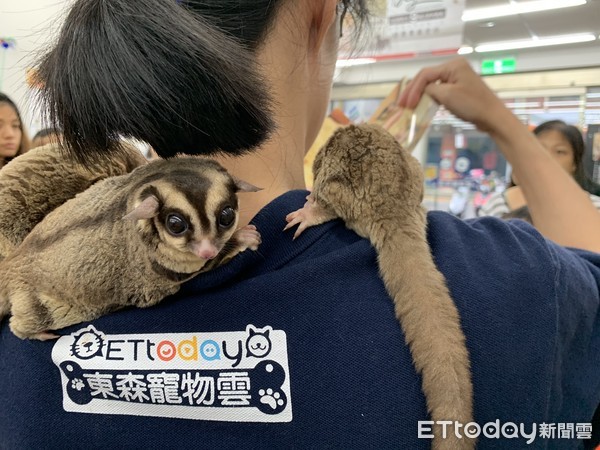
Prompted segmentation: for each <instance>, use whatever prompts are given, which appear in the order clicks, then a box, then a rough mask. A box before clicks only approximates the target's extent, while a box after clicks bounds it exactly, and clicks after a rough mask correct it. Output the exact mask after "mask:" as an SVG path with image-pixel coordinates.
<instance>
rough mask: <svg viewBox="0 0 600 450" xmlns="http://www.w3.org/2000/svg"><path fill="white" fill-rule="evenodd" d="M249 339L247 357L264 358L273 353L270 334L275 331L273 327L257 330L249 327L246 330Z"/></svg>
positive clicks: (247, 341)
mask: <svg viewBox="0 0 600 450" xmlns="http://www.w3.org/2000/svg"><path fill="white" fill-rule="evenodd" d="M246 331H247V333H248V339H247V340H246V357H250V356H254V357H255V358H264V357H265V356H267V355H268V354H269V353H270V351H271V346H272V344H271V339H270V338H269V333H270V332H271V331H273V328H271V327H265V328H255V327H254V326H252V325H248V327H247V328H246Z"/></svg>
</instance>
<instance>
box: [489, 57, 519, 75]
mask: <svg viewBox="0 0 600 450" xmlns="http://www.w3.org/2000/svg"><path fill="white" fill-rule="evenodd" d="M516 67H517V60H516V59H515V58H504V59H484V60H483V61H482V62H481V74H482V75H491V74H494V73H512V72H514V71H515V70H516Z"/></svg>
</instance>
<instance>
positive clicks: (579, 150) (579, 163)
mask: <svg viewBox="0 0 600 450" xmlns="http://www.w3.org/2000/svg"><path fill="white" fill-rule="evenodd" d="M546 131H557V132H559V133H560V134H561V135H563V137H564V138H565V139H566V140H567V141H569V144H570V145H571V148H572V149H573V162H574V163H575V172H574V173H573V178H574V179H575V181H577V184H579V186H581V188H582V189H583V190H585V191H587V192H589V193H590V194H594V195H600V185H599V184H597V183H594V182H593V181H592V180H591V179H590V178H589V177H588V176H587V174H586V173H585V168H584V166H583V155H584V153H585V142H584V140H583V136H582V134H581V131H579V129H578V128H577V127H575V126H573V125H569V124H567V123H565V122H563V121H562V120H550V121H548V122H544V123H542V124H540V125H538V126H537V127H536V128H535V129H534V130H533V133H534V134H535V135H536V136H538V135H540V134H541V133H544V132H546Z"/></svg>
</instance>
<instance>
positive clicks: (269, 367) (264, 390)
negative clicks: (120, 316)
mask: <svg viewBox="0 0 600 450" xmlns="http://www.w3.org/2000/svg"><path fill="white" fill-rule="evenodd" d="M52 359H53V361H54V363H55V364H56V365H57V367H59V368H60V371H61V383H62V390H63V400H64V401H63V406H64V408H65V410H66V411H70V412H78V413H96V414H122V415H149V416H156V417H178V418H182V419H195V420H218V421H234V422H289V421H290V420H292V407H291V391H290V389H291V388H290V374H289V365H288V353H287V337H286V334H285V332H284V331H283V330H273V328H272V327H270V326H263V327H257V326H254V325H247V326H246V328H245V330H244V331H223V332H196V333H161V334H119V335H116V334H114V335H109V334H106V333H104V332H102V331H100V330H97V329H96V328H94V327H93V326H92V325H90V326H88V327H86V328H82V329H80V330H78V331H77V332H75V333H72V334H70V335H67V336H62V337H61V338H60V339H59V340H58V341H57V342H56V344H55V345H54V347H53V349H52Z"/></svg>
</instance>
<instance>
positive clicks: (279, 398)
mask: <svg viewBox="0 0 600 450" xmlns="http://www.w3.org/2000/svg"><path fill="white" fill-rule="evenodd" d="M258 396H259V404H258V405H257V406H258V409H260V410H261V411H262V412H264V413H265V414H278V413H280V412H281V411H283V410H284V409H285V405H286V404H287V398H286V396H285V394H284V393H283V391H274V390H273V389H271V388H268V389H259V391H258Z"/></svg>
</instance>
